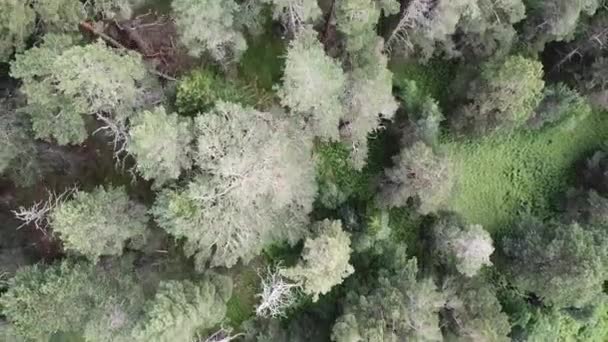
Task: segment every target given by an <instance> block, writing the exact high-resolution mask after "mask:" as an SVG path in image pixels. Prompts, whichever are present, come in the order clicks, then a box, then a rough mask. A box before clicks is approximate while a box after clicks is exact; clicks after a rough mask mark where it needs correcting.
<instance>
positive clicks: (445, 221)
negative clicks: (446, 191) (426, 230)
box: [432, 215, 494, 277]
mask: <svg viewBox="0 0 608 342" xmlns="http://www.w3.org/2000/svg"><path fill="white" fill-rule="evenodd" d="M432 230H433V233H432V234H433V254H435V256H436V257H437V259H438V260H439V261H440V262H442V263H445V264H447V265H449V266H452V267H454V268H455V269H456V270H458V272H460V273H461V274H463V275H465V276H467V277H472V276H474V275H476V274H477V272H479V270H480V269H481V267H482V266H484V265H488V266H490V265H492V262H491V261H490V255H492V253H493V252H494V246H493V245H492V237H490V234H489V233H488V232H487V231H486V230H484V229H483V227H482V226H481V225H479V224H472V225H466V224H464V223H463V222H461V221H460V220H459V219H458V218H457V217H455V216H452V215H446V216H444V217H442V218H440V219H439V220H438V221H437V222H436V223H435V224H434V225H433V228H432Z"/></svg>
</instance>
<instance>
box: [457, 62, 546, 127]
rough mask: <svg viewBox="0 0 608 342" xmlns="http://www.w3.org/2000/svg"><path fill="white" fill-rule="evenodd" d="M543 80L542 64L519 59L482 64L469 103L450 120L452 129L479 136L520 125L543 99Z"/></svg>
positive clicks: (471, 89) (471, 90)
mask: <svg viewBox="0 0 608 342" xmlns="http://www.w3.org/2000/svg"><path fill="white" fill-rule="evenodd" d="M542 77H543V66H542V64H541V63H540V62H538V61H535V60H531V59H527V58H524V57H521V56H511V57H508V58H507V59H506V60H505V61H503V62H495V61H491V62H487V63H485V64H484V65H483V66H482V67H481V75H480V78H479V79H477V80H476V81H475V82H474V83H473V84H472V86H471V87H470V89H469V91H468V92H467V95H466V97H467V100H469V101H470V102H471V103H470V104H467V105H465V106H464V107H463V108H461V109H460V111H459V112H458V113H457V115H456V116H455V117H454V118H453V120H452V122H451V124H452V126H453V128H454V129H456V130H457V131H459V132H463V133H469V134H476V135H481V134H486V133H491V132H494V131H497V130H499V129H504V128H514V127H519V126H521V125H523V124H524V123H526V122H527V120H528V119H529V118H530V116H531V115H532V112H533V111H534V109H535V108H536V106H537V105H538V104H539V102H540V101H541V99H542V97H541V95H542V91H543V88H544V86H545V82H544V81H543V79H542Z"/></svg>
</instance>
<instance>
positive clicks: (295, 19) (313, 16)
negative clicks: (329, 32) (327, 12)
mask: <svg viewBox="0 0 608 342" xmlns="http://www.w3.org/2000/svg"><path fill="white" fill-rule="evenodd" d="M261 1H262V2H263V3H267V4H271V5H272V8H273V11H272V17H273V19H275V20H280V21H282V22H283V23H284V25H286V26H287V27H289V29H290V30H291V31H292V32H295V31H297V30H298V29H299V28H300V26H301V25H303V24H314V22H315V21H316V20H317V19H319V17H321V14H322V12H321V9H320V8H319V5H318V4H317V1H315V0H299V1H297V2H296V1H292V0H261Z"/></svg>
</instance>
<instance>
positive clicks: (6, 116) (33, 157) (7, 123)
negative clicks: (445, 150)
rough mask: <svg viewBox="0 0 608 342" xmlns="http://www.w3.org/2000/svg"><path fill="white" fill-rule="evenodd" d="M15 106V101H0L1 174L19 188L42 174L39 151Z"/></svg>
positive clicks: (32, 181) (27, 126)
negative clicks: (5, 175) (6, 176)
mask: <svg viewBox="0 0 608 342" xmlns="http://www.w3.org/2000/svg"><path fill="white" fill-rule="evenodd" d="M15 106H16V104H15V103H14V101H11V100H2V99H0V174H7V175H8V176H9V177H10V178H11V179H12V180H13V181H14V182H15V183H16V184H17V185H19V186H29V185H31V184H32V183H34V182H35V181H36V180H37V179H38V176H39V173H40V169H39V168H40V165H39V163H38V150H37V148H36V145H35V143H34V140H33V139H32V137H31V135H32V134H31V130H30V128H29V125H28V124H27V123H26V122H24V120H23V118H21V117H20V116H19V115H18V113H16V111H15V108H14V107H15Z"/></svg>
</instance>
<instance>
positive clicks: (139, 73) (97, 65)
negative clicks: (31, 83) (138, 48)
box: [28, 41, 146, 115]
mask: <svg viewBox="0 0 608 342" xmlns="http://www.w3.org/2000/svg"><path fill="white" fill-rule="evenodd" d="M52 67H53V69H52V75H53V77H54V78H55V79H56V81H57V82H58V85H57V86H56V87H57V91H58V92H60V93H62V94H63V95H65V96H66V97H68V98H69V99H71V100H72V101H74V102H77V103H81V104H82V108H85V111H86V112H87V113H99V112H117V114H120V115H124V114H123V113H122V111H129V110H130V109H131V108H132V107H133V106H135V104H136V103H137V99H138V96H139V91H140V89H139V88H138V83H139V82H141V81H142V80H143V79H144V77H145V76H146V69H145V67H144V65H143V63H142V60H141V57H140V55H138V54H136V53H133V52H128V53H124V54H123V53H119V52H117V51H116V50H113V49H111V48H109V47H108V46H107V45H105V43H103V42H102V41H98V42H97V43H95V44H89V45H85V46H75V47H73V48H71V49H68V50H67V51H65V52H64V53H63V54H61V57H60V58H58V59H57V60H56V61H55V62H54V64H53V66H52ZM28 95H29V94H28Z"/></svg>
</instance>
